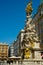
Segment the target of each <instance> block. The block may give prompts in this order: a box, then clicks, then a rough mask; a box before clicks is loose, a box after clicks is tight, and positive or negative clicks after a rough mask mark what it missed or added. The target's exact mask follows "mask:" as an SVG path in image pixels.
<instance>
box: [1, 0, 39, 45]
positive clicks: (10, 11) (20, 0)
mask: <svg viewBox="0 0 43 65" xmlns="http://www.w3.org/2000/svg"><path fill="white" fill-rule="evenodd" d="M32 1H33V3H32V4H33V14H34V13H36V11H37V8H38V6H39V4H40V0H32ZM28 2H29V0H0V42H6V43H8V44H10V43H12V42H13V41H14V40H15V39H16V37H17V35H18V33H19V32H20V30H21V29H23V28H24V26H25V20H26V13H25V8H26V5H27V4H28Z"/></svg>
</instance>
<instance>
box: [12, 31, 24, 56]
mask: <svg viewBox="0 0 43 65" xmlns="http://www.w3.org/2000/svg"><path fill="white" fill-rule="evenodd" d="M23 36H24V30H21V31H20V33H19V34H18V36H17V40H16V41H14V43H13V47H14V55H15V56H21V47H22V40H23Z"/></svg>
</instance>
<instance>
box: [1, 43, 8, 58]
mask: <svg viewBox="0 0 43 65" xmlns="http://www.w3.org/2000/svg"><path fill="white" fill-rule="evenodd" d="M8 50H9V47H8V45H7V44H6V43H0V59H7V58H8Z"/></svg>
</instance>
